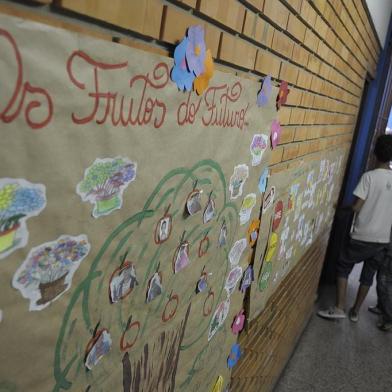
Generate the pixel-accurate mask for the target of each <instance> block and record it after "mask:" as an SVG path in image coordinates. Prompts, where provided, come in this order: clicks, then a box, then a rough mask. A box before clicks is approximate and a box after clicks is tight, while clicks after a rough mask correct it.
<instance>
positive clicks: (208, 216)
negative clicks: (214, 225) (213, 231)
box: [203, 192, 215, 224]
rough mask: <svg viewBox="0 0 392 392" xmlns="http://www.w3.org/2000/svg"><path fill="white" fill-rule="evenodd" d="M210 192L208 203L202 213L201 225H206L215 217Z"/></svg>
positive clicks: (213, 202)
mask: <svg viewBox="0 0 392 392" xmlns="http://www.w3.org/2000/svg"><path fill="white" fill-rule="evenodd" d="M211 196H212V192H211V193H210V195H209V197H208V203H207V206H206V208H205V209H204V212H203V223H204V224H205V223H208V222H209V221H210V220H212V218H213V217H214V216H215V201H214V200H213V199H212V198H211Z"/></svg>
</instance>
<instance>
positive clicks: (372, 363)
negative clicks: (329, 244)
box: [274, 265, 392, 392]
mask: <svg viewBox="0 0 392 392" xmlns="http://www.w3.org/2000/svg"><path fill="white" fill-rule="evenodd" d="M361 267H362V265H358V266H357V267H356V268H355V269H354V271H353V273H352V276H351V277H350V280H349V290H348V302H347V303H348V305H351V303H352V302H353V300H354V297H355V294H356V289H357V287H358V283H357V282H358V277H359V273H360V271H361ZM333 289H334V288H332V287H326V288H323V290H322V292H321V293H320V299H319V303H318V304H316V306H315V311H316V310H317V309H318V308H319V307H323V308H324V307H326V306H328V305H331V304H332V303H333V302H334V298H335V296H334V290H333ZM375 303H376V290H375V285H373V287H372V289H371V291H370V293H369V295H368V297H367V299H366V300H365V303H364V304H363V308H362V310H361V313H360V319H359V321H358V323H352V322H351V321H350V320H348V319H345V320H340V321H329V320H323V319H321V318H319V317H318V316H317V315H316V314H315V313H314V314H313V316H312V318H311V320H310V322H309V324H308V326H307V328H306V330H305V332H304V333H303V335H302V337H301V339H300V340H299V342H298V346H297V348H296V350H295V352H294V354H293V356H292V357H291V359H290V361H289V362H288V364H287V367H286V369H285V371H284V372H283V375H282V377H281V379H280V381H279V382H278V384H277V386H276V388H275V390H274V392H392V333H385V332H382V331H379V330H378V329H377V327H376V325H375V324H376V322H377V316H376V315H373V314H372V313H370V312H369V311H368V310H367V308H368V306H369V305H374V304H375Z"/></svg>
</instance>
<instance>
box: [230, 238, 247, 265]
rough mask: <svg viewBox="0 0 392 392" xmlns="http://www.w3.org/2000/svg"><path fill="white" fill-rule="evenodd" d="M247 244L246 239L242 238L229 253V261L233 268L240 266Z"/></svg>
mask: <svg viewBox="0 0 392 392" xmlns="http://www.w3.org/2000/svg"><path fill="white" fill-rule="evenodd" d="M246 246H247V242H246V239H245V238H242V239H241V240H238V241H236V242H235V244H234V245H233V247H232V248H231V249H230V252H229V261H230V264H231V265H232V266H236V265H238V263H239V262H240V259H241V256H242V253H243V252H244V250H245V249H246Z"/></svg>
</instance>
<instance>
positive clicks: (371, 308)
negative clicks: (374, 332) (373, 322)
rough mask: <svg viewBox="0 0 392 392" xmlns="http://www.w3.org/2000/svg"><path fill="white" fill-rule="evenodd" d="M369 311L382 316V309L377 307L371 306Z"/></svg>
mask: <svg viewBox="0 0 392 392" xmlns="http://www.w3.org/2000/svg"><path fill="white" fill-rule="evenodd" d="M368 311H369V312H372V313H374V314H381V313H382V312H381V309H380V308H379V307H378V306H377V305H376V306H369V307H368Z"/></svg>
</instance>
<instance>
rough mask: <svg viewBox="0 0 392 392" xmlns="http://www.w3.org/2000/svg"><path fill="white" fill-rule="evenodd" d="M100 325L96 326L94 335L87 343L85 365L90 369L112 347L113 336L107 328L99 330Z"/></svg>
mask: <svg viewBox="0 0 392 392" xmlns="http://www.w3.org/2000/svg"><path fill="white" fill-rule="evenodd" d="M98 326H99V323H98V325H97V326H96V327H95V331H94V333H93V337H92V338H91V339H90V341H89V342H88V343H87V346H86V350H85V352H86V355H85V361H84V365H85V366H86V368H87V369H88V370H91V369H92V368H93V367H94V366H96V365H97V364H98V362H99V361H100V360H101V359H102V358H103V357H104V356H105V355H106V354H108V353H109V351H110V349H111V347H112V338H111V336H110V333H109V331H108V330H107V329H106V328H102V329H100V330H98Z"/></svg>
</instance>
